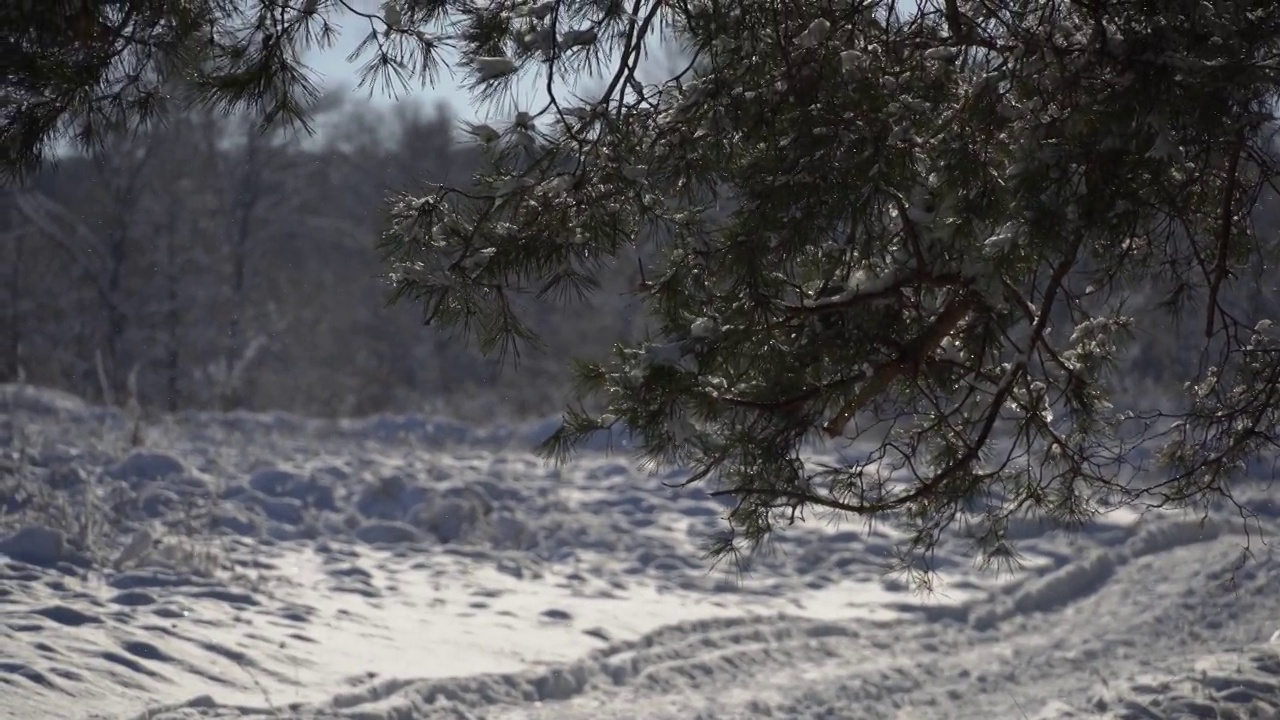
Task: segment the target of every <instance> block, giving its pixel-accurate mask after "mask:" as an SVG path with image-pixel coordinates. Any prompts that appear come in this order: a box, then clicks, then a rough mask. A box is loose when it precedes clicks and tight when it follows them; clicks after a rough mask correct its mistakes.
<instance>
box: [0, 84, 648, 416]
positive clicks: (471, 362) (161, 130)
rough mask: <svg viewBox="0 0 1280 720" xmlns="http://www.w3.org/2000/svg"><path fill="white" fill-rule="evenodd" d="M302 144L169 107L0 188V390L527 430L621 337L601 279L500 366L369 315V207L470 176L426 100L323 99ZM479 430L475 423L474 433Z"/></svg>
mask: <svg viewBox="0 0 1280 720" xmlns="http://www.w3.org/2000/svg"><path fill="white" fill-rule="evenodd" d="M315 123H316V125H317V127H318V128H319V130H320V131H319V132H318V133H317V134H316V135H314V136H306V135H305V134H299V133H296V132H291V131H289V130H284V129H281V130H277V131H272V132H271V133H269V134H262V133H261V132H259V131H258V130H257V128H256V126H255V125H254V123H253V122H252V121H251V120H248V119H245V118H236V117H226V116H221V115H218V114H214V113H204V112H199V111H192V112H188V113H186V114H184V115H181V116H179V117H176V118H173V119H171V121H169V122H168V123H166V124H165V125H164V127H157V128H153V129H149V130H147V131H144V132H142V133H141V134H138V135H136V136H132V137H131V136H127V135H126V136H121V137H119V138H117V139H115V140H112V141H109V142H108V143H107V144H106V146H105V147H104V148H103V149H102V151H101V152H99V153H95V154H93V155H92V156H84V155H67V156H64V157H62V158H61V159H60V160H59V162H58V163H57V164H56V166H51V167H47V168H45V169H44V170H43V171H42V172H41V173H39V174H38V175H36V176H34V177H32V178H30V179H28V180H27V181H26V182H24V183H23V184H22V185H21V186H16V187H15V186H9V187H4V188H3V189H2V192H0V268H3V270H0V275H2V277H0V296H2V297H3V300H0V306H2V307H3V310H2V311H0V382H14V381H24V382H29V383H33V384H37V385H45V386H52V387H57V388H61V389H65V390H69V391H72V392H74V393H77V394H79V395H81V396H83V397H86V398H91V399H94V400H99V401H103V402H106V403H108V404H119V403H123V402H125V401H126V400H127V399H129V398H133V397H136V399H137V400H138V402H139V403H140V404H141V405H142V407H143V408H146V409H149V410H156V411H170V410H184V409H218V410H235V409H244V410H285V411H291V412H296V413H300V414H306V415H316V416H338V415H341V416H350V415H364V414H369V413H376V412H404V411H428V412H430V411H435V412H441V413H446V414H449V415H453V416H456V417H460V418H466V419H476V420H480V419H485V418H489V417H490V416H491V415H493V414H494V413H498V414H502V415H506V416H512V415H515V416H534V415H546V414H549V413H553V412H555V411H557V410H558V409H559V408H560V406H561V404H562V403H563V400H564V399H565V398H566V397H567V388H568V385H567V381H568V379H569V377H568V368H567V364H566V360H567V358H569V357H572V356H578V355H587V356H590V355H594V354H598V353H600V352H603V351H606V350H607V349H608V348H609V347H610V346H611V345H612V343H614V342H617V341H619V340H623V339H626V338H630V337H633V336H634V335H635V334H636V333H637V332H639V329H640V320H639V317H640V316H639V309H640V308H639V303H638V300H637V298H635V297H634V296H633V295H632V294H630V293H629V292H627V290H628V288H630V287H634V285H635V283H636V280H637V276H638V274H639V271H638V266H637V265H636V264H634V263H632V264H629V265H628V264H626V263H620V264H619V270H618V272H616V273H613V274H612V275H611V276H610V277H608V278H606V279H605V282H604V287H603V290H602V292H601V293H599V294H598V295H597V296H596V297H595V298H594V300H593V302H592V304H591V308H592V309H591V311H590V312H583V309H582V308H581V307H576V308H575V307H568V308H556V307H554V306H552V305H550V304H547V305H545V306H538V307H537V308H536V309H535V310H534V312H535V315H534V317H535V322H534V325H535V327H536V328H537V329H538V330H539V331H540V332H541V334H542V339H543V341H544V343H545V348H544V349H543V350H542V351H538V352H526V353H523V354H522V355H521V357H520V364H519V370H518V372H512V371H511V369H510V363H507V366H506V369H505V371H504V367H503V365H502V364H500V363H499V362H498V361H497V360H492V359H486V358H483V357H482V356H480V355H479V354H478V352H476V351H474V350H473V349H471V348H468V347H467V344H466V343H465V342H463V341H462V339H461V338H457V337H452V336H450V335H447V334H444V333H442V332H440V331H437V330H435V329H434V328H428V327H423V326H422V323H421V319H422V318H421V310H420V308H417V307H414V306H413V305H412V304H410V303H402V304H401V305H400V306H397V307H394V308H388V307H387V306H386V301H387V299H388V292H389V289H390V288H389V285H387V283H385V282H384V281H383V280H382V279H381V277H380V275H381V274H382V273H384V272H385V268H384V267H383V265H382V263H381V256H380V254H379V251H378V249H377V243H378V238H379V235H380V233H381V231H382V229H383V226H384V218H383V209H384V208H385V201H386V198H387V196H388V193H389V192H391V191H396V190H416V189H418V188H420V187H421V185H422V183H423V182H424V181H428V182H444V181H448V180H452V181H462V182H465V180H466V179H467V178H469V177H470V176H471V173H472V172H473V170H474V169H475V168H476V167H477V166H478V163H480V162H481V154H480V152H479V151H478V149H477V148H476V146H475V145H474V144H472V143H470V142H467V141H464V140H462V139H461V138H460V137H459V135H462V136H463V137H466V136H465V135H463V134H461V133H458V132H457V126H458V123H457V122H456V120H455V118H454V117H453V116H452V114H451V111H450V110H449V108H448V107H447V106H445V105H438V106H436V107H435V108H427V107H425V106H424V105H422V104H418V103H403V104H383V103H379V104H373V103H367V102H361V97H360V95H358V94H351V93H341V94H339V93H334V94H331V95H329V96H327V97H326V98H325V100H324V101H323V102H322V103H321V104H320V106H319V107H318V108H317V109H316V118H315ZM490 419H492V418H490Z"/></svg>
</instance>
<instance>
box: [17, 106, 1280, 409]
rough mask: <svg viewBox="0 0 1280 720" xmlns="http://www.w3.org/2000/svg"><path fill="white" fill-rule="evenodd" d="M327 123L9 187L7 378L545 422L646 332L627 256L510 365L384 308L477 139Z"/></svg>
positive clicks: (124, 154)
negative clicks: (402, 248)
mask: <svg viewBox="0 0 1280 720" xmlns="http://www.w3.org/2000/svg"><path fill="white" fill-rule="evenodd" d="M316 125H317V127H318V128H319V129H320V132H318V133H316V134H315V135H314V136H307V135H306V134H303V133H299V132H295V131H291V130H289V129H284V128H277V129H274V130H272V131H271V132H269V133H266V134H263V133H261V132H260V131H259V130H258V129H257V127H256V126H255V125H254V123H253V122H252V121H250V120H247V119H245V118H238V117H234V116H230V117H229V116H223V115H219V114H217V113H211V112H200V111H198V110H190V111H188V112H186V113H184V114H182V115H180V116H178V117H175V118H173V119H171V120H170V121H169V122H168V123H166V124H165V125H164V126H161V127H154V128H150V129H147V130H144V131H140V132H139V133H137V134H133V135H122V136H121V137H119V138H118V139H116V140H115V141H114V142H110V143H108V144H107V145H106V146H105V147H104V148H103V150H102V151H101V152H99V153H93V154H72V155H68V156H67V157H64V158H62V159H61V160H60V161H59V162H58V163H57V164H56V165H52V166H49V167H46V168H44V169H43V170H42V171H41V172H39V173H38V174H37V175H35V176H34V177H32V178H31V179H29V180H28V181H27V182H24V183H23V184H21V185H19V186H11V187H8V188H6V189H5V191H4V194H3V196H2V204H0V222H2V223H3V225H2V226H0V227H3V233H2V234H3V237H4V239H5V241H4V243H3V244H0V253H3V259H2V261H0V267H3V268H4V271H3V274H4V278H3V286H4V288H3V292H4V298H5V301H4V303H3V305H4V308H5V310H4V318H3V322H0V342H2V343H3V344H2V345H0V348H2V350H0V382H14V381H23V382H28V383H31V384H35V385H41V386H48V387H54V388H58V389H63V390H68V391H71V392H74V393H76V394H78V395H81V396H82V397H86V398H91V399H93V400H96V401H102V402H104V403H106V404H109V405H123V404H126V403H127V402H129V401H130V400H133V401H136V402H137V403H138V404H139V405H140V406H141V408H142V409H143V410H150V411H157V412H166V411H176V410H187V409H210V410H250V411H263V410H282V411H287V412H294V413H298V414H302V415H311V416H320V417H336V416H360V415H367V414H371V413H380V412H406V411H422V410H428V411H439V412H442V413H445V414H448V415H451V416H455V417H458V418H461V419H468V420H480V419H485V418H487V417H491V416H492V415H493V414H494V413H499V412H500V413H502V414H504V415H507V416H512V417H534V416H544V415H546V414H549V413H554V412H557V411H558V410H559V409H560V406H561V405H562V403H563V399H564V397H565V394H566V390H567V383H568V379H569V366H568V364H567V362H566V361H567V360H570V359H574V358H591V357H593V356H594V355H599V354H600V353H602V352H604V351H606V350H607V349H608V348H609V347H610V346H611V345H612V344H613V343H615V342H620V341H626V340H628V339H634V338H637V337H638V336H639V335H640V334H642V333H643V328H644V318H643V316H642V314H641V304H640V303H639V302H637V301H636V299H635V295H634V293H633V292H632V290H633V289H634V287H635V286H636V284H637V283H638V282H640V281H641V279H642V278H641V274H642V273H643V266H642V264H641V263H640V262H639V261H638V259H637V261H636V262H634V263H633V262H631V260H632V259H636V258H634V257H630V256H628V257H626V258H625V259H624V260H623V261H621V262H616V263H615V268H614V269H613V271H612V272H611V273H608V274H607V275H606V282H605V292H602V293H599V294H597V295H595V296H594V297H593V298H592V299H591V301H590V305H589V306H587V307H585V308H584V307H583V306H581V305H579V306H576V307H575V306H573V305H572V304H571V305H570V306H568V307H565V306H562V305H559V304H557V303H552V302H546V303H542V306H541V307H539V308H538V315H537V318H538V320H537V322H538V330H539V335H540V338H541V340H542V343H543V345H542V347H540V348H537V349H535V350H534V351H532V352H525V353H523V354H522V355H521V356H520V357H519V358H518V359H517V362H516V363H515V364H513V363H512V362H511V360H510V359H507V360H505V361H504V360H500V359H498V358H496V357H486V356H484V355H483V354H482V353H480V352H479V351H478V350H477V349H476V348H475V347H474V346H473V345H470V344H468V343H465V342H462V341H461V340H460V339H459V338H456V337H455V336H454V335H452V334H451V333H449V332H448V331H447V330H439V329H437V328H435V327H426V326H424V324H423V323H422V322H421V318H420V317H419V316H418V314H417V313H418V310H417V309H416V308H415V307H412V306H410V305H399V306H389V305H388V303H387V299H388V285H387V283H386V282H385V281H384V279H383V273H384V272H385V267H384V264H383V262H382V258H381V256H380V253H379V251H378V249H377V239H378V237H379V233H380V232H381V231H382V230H383V228H384V227H385V223H386V220H385V210H386V193H387V190H386V189H388V188H390V189H391V190H412V189H414V188H415V187H417V186H420V185H421V184H422V183H423V182H424V181H425V182H447V181H455V182H458V181H461V182H465V181H466V180H467V179H468V178H470V177H471V176H472V174H473V173H474V172H475V171H476V170H477V168H478V167H479V164H480V163H481V162H482V156H481V153H480V152H479V151H478V149H477V147H476V145H475V144H474V142H472V141H471V138H470V137H468V136H467V135H466V134H465V133H461V132H459V131H458V128H459V122H458V121H457V119H456V118H455V117H454V115H453V113H452V109H451V108H449V107H448V106H446V105H443V104H442V105H437V106H435V107H434V108H427V107H426V106H425V105H423V104H418V103H401V104H394V105H374V104H370V103H367V102H364V101H363V99H362V96H361V95H360V94H358V93H348V92H335V93H332V94H330V95H328V96H326V98H325V100H324V102H323V103H322V104H321V105H320V106H319V107H318V108H317V109H316ZM1254 214H1255V222H1256V223H1258V228H1259V232H1260V233H1263V234H1267V233H1275V232H1277V230H1278V229H1280V209H1278V208H1277V207H1276V204H1275V202H1274V199H1273V197H1271V195H1270V194H1269V193H1266V194H1264V195H1263V196H1262V197H1261V199H1260V200H1259V202H1258V205H1257V207H1256V208H1255V210H1254ZM1251 271H1252V272H1256V273H1258V274H1259V277H1260V278H1262V281H1263V282H1264V283H1266V284H1268V285H1269V286H1270V287H1273V288H1278V289H1277V291H1276V292H1275V293H1263V294H1258V295H1250V296H1247V297H1241V298H1236V299H1235V301H1236V302H1239V303H1245V304H1253V305H1259V304H1262V305H1265V304H1268V303H1274V302H1276V301H1277V299H1278V298H1280V271H1278V270H1277V268H1276V267H1275V266H1259V267H1255V268H1252V270H1251ZM610 283H611V284H610ZM1131 300H1132V301H1133V302H1139V303H1141V302H1144V301H1147V300H1158V298H1157V297H1156V291H1155V290H1154V289H1153V293H1152V297H1150V298H1137V297H1135V298H1132V299H1131ZM1261 309H1262V307H1261V306H1258V307H1253V308H1249V309H1248V310H1249V311H1251V312H1257V311H1259V310H1261ZM1198 347H1199V338H1197V337H1180V336H1178V335H1177V334H1175V333H1172V332H1169V329H1168V328H1161V327H1139V328H1134V330H1133V337H1132V338H1131V339H1130V345H1129V347H1128V350H1127V352H1126V353H1125V361H1124V362H1123V363H1122V368H1121V372H1124V373H1126V374H1128V375H1129V376H1130V378H1131V382H1130V383H1129V384H1128V386H1127V387H1128V388H1129V390H1130V392H1132V393H1133V395H1134V396H1135V397H1144V398H1147V399H1149V398H1151V397H1152V393H1153V392H1157V393H1164V392H1171V391H1172V392H1176V390H1177V387H1176V385H1177V384H1178V382H1179V381H1178V380H1177V378H1179V377H1185V371H1186V370H1187V368H1186V367H1183V366H1184V365H1185V364H1186V363H1194V362H1196V361H1197V360H1196V350H1197V349H1198ZM1179 348H1181V350H1182V351H1179ZM1188 350H1189V352H1188ZM1179 370H1181V372H1179Z"/></svg>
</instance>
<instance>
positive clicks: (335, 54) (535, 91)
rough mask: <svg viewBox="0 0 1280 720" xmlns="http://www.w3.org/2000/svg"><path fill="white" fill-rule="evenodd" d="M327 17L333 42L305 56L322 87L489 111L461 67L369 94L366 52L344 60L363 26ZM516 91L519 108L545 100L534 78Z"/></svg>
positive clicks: (468, 113)
mask: <svg viewBox="0 0 1280 720" xmlns="http://www.w3.org/2000/svg"><path fill="white" fill-rule="evenodd" d="M354 4H356V5H357V6H358V7H360V8H361V9H362V10H375V9H376V8H377V2H373V1H372V0H365V1H364V2H357V3H354ZM331 20H332V21H333V22H335V23H336V24H337V25H339V27H340V28H341V32H340V34H339V37H338V40H337V43H336V44H335V45H334V47H332V48H328V49H327V50H324V51H313V52H312V53H310V54H309V55H308V56H307V58H306V60H307V64H308V65H309V66H310V67H311V68H312V70H313V71H314V72H315V73H316V76H317V81H318V82H319V83H320V84H321V85H322V86H323V87H324V88H325V89H327V90H339V91H345V92H350V93H352V94H353V97H355V98H360V99H362V100H365V101H368V102H373V103H377V104H379V105H391V104H394V103H404V102H412V103H422V104H424V105H427V106H434V105H436V104H437V103H439V102H445V103H448V104H449V105H450V106H452V107H453V109H454V111H455V112H456V113H457V115H458V117H459V118H461V119H464V120H475V119H477V118H484V117H486V116H487V115H488V114H489V110H490V109H489V108H486V107H484V106H481V105H477V104H476V103H475V102H474V101H473V100H472V98H471V94H470V92H469V91H468V90H467V89H466V87H465V86H464V83H465V81H466V76H465V75H464V74H463V71H461V70H459V71H457V72H455V73H454V74H453V75H452V76H451V75H450V73H448V72H442V73H441V74H440V78H439V80H440V82H439V84H438V85H437V86H436V87H434V88H432V87H427V88H425V89H420V87H419V84H418V80H416V79H415V80H414V81H413V83H412V85H411V90H410V91H409V92H408V93H404V92H402V93H400V96H399V98H398V99H397V98H393V97H392V96H391V95H390V94H388V93H386V92H384V91H383V90H382V89H379V90H377V91H375V92H374V94H373V97H372V98H370V96H369V90H368V88H367V87H366V88H359V89H357V88H356V84H357V82H358V81H359V72H358V71H359V68H360V66H361V64H362V62H363V61H364V59H367V57H368V56H367V55H365V56H363V57H362V58H360V59H357V60H356V61H355V62H348V61H347V56H348V55H350V54H351V51H352V50H354V49H355V48H356V47H357V46H358V45H359V43H360V41H361V39H362V38H363V37H364V35H365V33H366V32H367V30H366V29H365V27H362V26H361V25H360V24H359V23H358V22H357V21H358V18H356V17H354V16H352V15H350V14H342V15H337V16H335V17H332V18H331ZM657 56H658V54H657V53H654V54H653V56H651V57H654V58H656V57H657ZM660 65H661V63H657V62H654V61H653V60H650V61H648V62H641V65H640V74H641V75H642V76H643V75H645V74H646V73H645V72H644V71H645V69H646V66H648V67H649V68H653V67H655V66H660ZM558 85H559V88H558V90H557V94H558V95H560V97H562V98H565V97H570V95H568V94H567V93H568V91H569V90H570V89H571V88H569V87H566V86H565V85H564V84H563V83H559V84H558ZM580 89H584V88H580ZM518 92H519V100H521V101H523V102H521V103H520V105H519V107H520V109H536V108H537V107H540V106H541V105H542V104H545V102H546V100H545V98H546V92H545V90H544V89H542V88H541V87H540V86H539V84H538V83H537V82H536V81H533V80H527V81H525V82H524V83H522V86H521V87H520V88H519V91H518ZM505 114H506V113H504V115H505Z"/></svg>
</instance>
